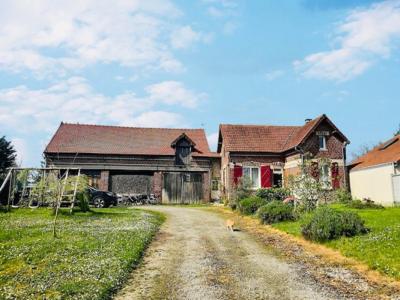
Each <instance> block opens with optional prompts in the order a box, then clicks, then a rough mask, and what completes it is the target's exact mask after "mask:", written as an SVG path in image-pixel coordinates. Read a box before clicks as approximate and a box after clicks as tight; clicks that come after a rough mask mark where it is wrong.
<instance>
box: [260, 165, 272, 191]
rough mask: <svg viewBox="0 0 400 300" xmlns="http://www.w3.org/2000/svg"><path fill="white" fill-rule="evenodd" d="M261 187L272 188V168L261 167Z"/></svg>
mask: <svg viewBox="0 0 400 300" xmlns="http://www.w3.org/2000/svg"><path fill="white" fill-rule="evenodd" d="M261 187H262V188H270V187H272V170H271V167H270V166H261Z"/></svg>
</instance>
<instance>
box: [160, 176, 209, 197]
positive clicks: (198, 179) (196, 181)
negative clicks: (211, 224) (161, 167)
mask: <svg viewBox="0 0 400 300" xmlns="http://www.w3.org/2000/svg"><path fill="white" fill-rule="evenodd" d="M202 199H203V177H202V174H201V173H178V172H176V173H164V186H163V199H162V202H163V203H171V204H190V203H199V202H201V200H202Z"/></svg>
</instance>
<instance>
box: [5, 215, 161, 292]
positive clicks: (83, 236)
mask: <svg viewBox="0 0 400 300" xmlns="http://www.w3.org/2000/svg"><path fill="white" fill-rule="evenodd" d="M163 219H164V217H163V216H162V215H161V214H157V213H150V212H143V211H139V210H134V209H117V208H112V209H101V210H93V211H92V212H88V213H79V212H77V213H75V214H74V215H72V216H70V215H69V214H67V213H61V215H60V218H59V223H58V238H53V235H52V220H53V216H52V214H51V210H49V209H45V208H43V209H36V210H30V209H17V210H13V211H12V212H10V213H0V299H60V298H61V299H107V298H110V295H111V294H112V292H113V291H115V290H116V289H117V288H118V287H119V286H120V285H121V283H123V281H124V280H125V279H126V277H127V275H128V274H129V272H130V271H131V270H132V268H133V266H134V265H135V264H136V263H137V262H138V261H139V260H140V258H141V255H142V253H143V251H144V249H145V247H146V245H147V244H148V243H149V242H150V241H151V239H152V237H153V236H154V234H155V233H156V231H157V229H158V227H159V226H160V224H161V223H162V221H163Z"/></svg>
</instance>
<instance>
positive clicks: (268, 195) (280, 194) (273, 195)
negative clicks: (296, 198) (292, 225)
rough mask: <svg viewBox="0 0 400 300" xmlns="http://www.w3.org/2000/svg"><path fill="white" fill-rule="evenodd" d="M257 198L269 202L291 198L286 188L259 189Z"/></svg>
mask: <svg viewBox="0 0 400 300" xmlns="http://www.w3.org/2000/svg"><path fill="white" fill-rule="evenodd" d="M256 196H257V197H260V198H262V199H264V200H265V201H267V202H271V201H274V200H280V201H283V200H285V199H286V198H287V197H289V196H290V191H289V190H288V189H285V188H268V189H258V190H257V193H256Z"/></svg>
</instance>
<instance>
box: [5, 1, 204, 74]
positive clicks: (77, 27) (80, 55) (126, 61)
mask: <svg viewBox="0 0 400 300" xmlns="http://www.w3.org/2000/svg"><path fill="white" fill-rule="evenodd" d="M181 15H182V13H181V12H180V11H179V9H178V8H177V7H175V5H174V4H173V3H172V2H171V1H169V0H148V1H141V0H116V1H113V2H112V3H110V2H109V1H106V0H82V1H79V5H77V3H75V2H70V1H69V2H68V1H61V2H60V1H51V0H42V1H22V2H21V1H14V0H5V1H1V2H0V36H1V39H0V68H2V69H7V70H11V71H13V72H19V71H26V70H30V71H32V72H33V73H34V74H35V75H36V76H39V77H44V76H47V75H49V74H58V75H62V76H65V75H66V74H68V73H70V72H72V71H75V70H77V69H80V68H83V67H85V66H88V65H93V64H96V63H117V64H119V65H121V66H126V67H132V68H149V69H163V70H166V71H169V72H180V71H182V70H184V67H183V66H182V64H181V62H179V61H178V60H177V59H176V58H175V56H174V54H173V52H172V49H171V47H169V46H168V45H169V43H168V42H169V41H168V40H169V37H170V35H171V33H172V32H173V31H174V30H175V29H176V27H177V24H176V23H177V19H178V18H179V16H181ZM182 28H186V29H184V30H186V33H185V32H184V33H183V41H181V42H180V44H179V42H177V43H178V44H177V45H178V47H182V46H185V47H187V46H188V45H189V44H190V43H193V42H196V41H198V40H199V37H198V36H197V34H198V33H196V32H194V31H193V30H192V31H190V30H188V29H190V27H185V26H183V27H182ZM185 34H186V35H185ZM185 37H186V40H185Z"/></svg>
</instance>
